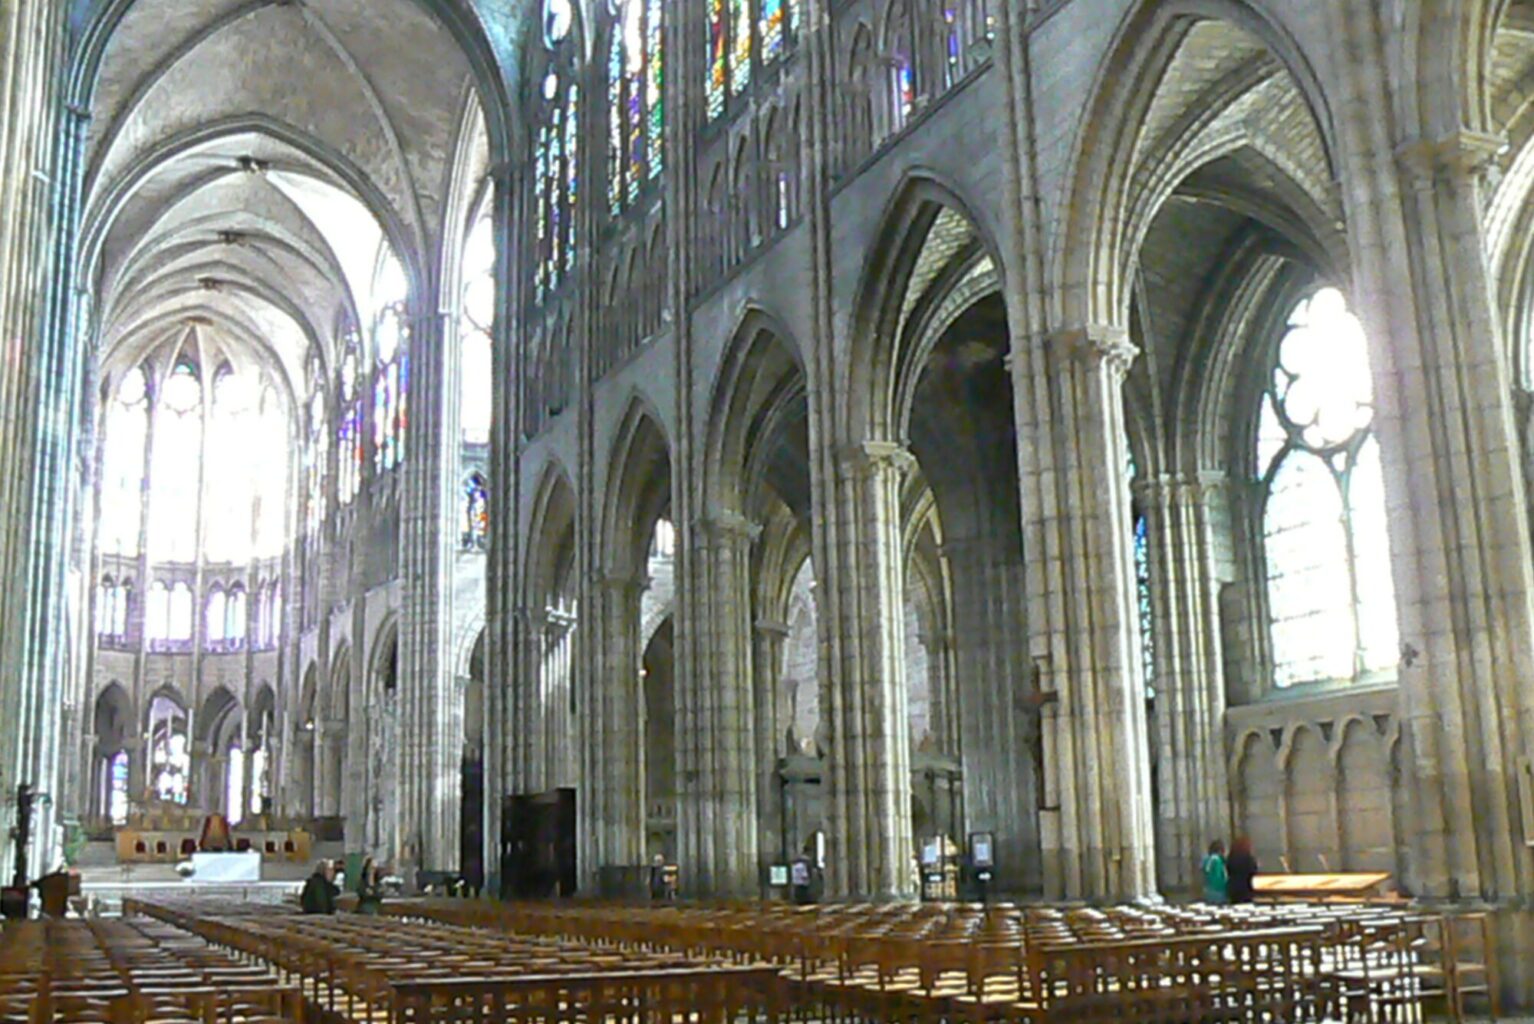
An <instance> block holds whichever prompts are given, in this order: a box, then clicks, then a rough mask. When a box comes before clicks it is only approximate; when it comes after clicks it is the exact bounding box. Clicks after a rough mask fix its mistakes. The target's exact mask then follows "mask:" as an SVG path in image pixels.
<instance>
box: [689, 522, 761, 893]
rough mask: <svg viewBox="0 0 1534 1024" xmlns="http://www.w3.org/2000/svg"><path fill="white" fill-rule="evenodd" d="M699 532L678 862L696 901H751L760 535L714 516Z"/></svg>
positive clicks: (754, 527)
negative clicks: (753, 589) (754, 558)
mask: <svg viewBox="0 0 1534 1024" xmlns="http://www.w3.org/2000/svg"><path fill="white" fill-rule="evenodd" d="M692 532H693V535H694V537H695V538H696V540H697V541H698V542H699V545H700V550H699V557H696V558H691V559H689V560H688V561H689V569H690V570H691V573H692V575H691V576H690V577H689V578H688V581H687V582H688V587H687V588H686V589H687V591H688V593H689V596H690V599H691V602H692V604H691V606H690V611H691V612H692V614H693V615H695V616H696V618H695V620H694V624H693V631H694V637H695V648H694V652H695V653H694V657H693V659H692V661H691V663H690V665H689V669H690V671H689V673H688V675H687V676H686V677H681V676H679V678H678V681H677V688H676V690H675V691H674V692H675V694H676V706H677V722H676V727H677V728H676V738H677V747H678V758H677V763H678V767H679V768H680V775H679V778H678V780H677V790H678V799H677V805H678V806H677V840H678V849H679V851H680V852H681V854H682V856H681V857H680V858H679V859H680V860H681V861H682V863H681V867H682V869H683V871H684V872H686V873H687V876H686V878H684V880H683V883H684V886H685V887H686V888H687V890H688V891H689V892H694V893H697V894H698V895H709V896H744V895H749V894H754V893H756V892H757V891H758V889H757V882H758V878H757V865H756V856H757V811H758V808H757V782H758V780H757V775H756V770H755V754H756V744H757V735H756V730H755V726H754V724H753V723H754V720H755V714H756V683H755V675H754V670H753V665H752V650H753V644H752V638H751V623H752V621H753V620H752V615H751V594H750V575H751V548H752V545H753V544H754V543H755V541H756V538H757V537H758V536H759V535H760V533H761V527H760V526H759V525H758V524H756V523H753V522H750V521H748V520H746V519H745V518H743V517H742V516H740V515H739V514H736V513H734V512H728V511H716V512H715V513H714V514H713V515H712V516H711V517H710V518H708V519H706V520H703V521H702V522H699V523H695V524H693V531H692ZM679 593H680V589H679ZM689 883H690V884H689Z"/></svg>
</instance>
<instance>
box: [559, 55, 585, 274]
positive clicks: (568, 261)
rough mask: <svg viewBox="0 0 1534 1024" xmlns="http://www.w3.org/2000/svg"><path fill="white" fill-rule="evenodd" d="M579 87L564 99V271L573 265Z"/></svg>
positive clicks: (578, 136) (578, 160)
mask: <svg viewBox="0 0 1534 1024" xmlns="http://www.w3.org/2000/svg"><path fill="white" fill-rule="evenodd" d="M579 110H580V87H579V86H577V85H571V86H570V94H569V95H568V96H566V97H565V147H564V148H565V181H564V189H563V191H562V192H561V193H560V201H561V203H562V204H563V205H564V208H565V270H567V271H568V270H570V268H571V267H573V266H574V264H575V199H576V196H577V194H578V193H579V191H580V177H579V174H580V170H579V168H580V159H579V156H580V138H581V135H580V114H579Z"/></svg>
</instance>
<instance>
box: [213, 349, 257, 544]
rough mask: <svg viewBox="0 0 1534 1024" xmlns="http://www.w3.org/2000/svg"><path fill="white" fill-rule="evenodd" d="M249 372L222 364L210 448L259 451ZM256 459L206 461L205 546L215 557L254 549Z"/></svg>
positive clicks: (214, 385)
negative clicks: (256, 448) (244, 372)
mask: <svg viewBox="0 0 1534 1024" xmlns="http://www.w3.org/2000/svg"><path fill="white" fill-rule="evenodd" d="M251 385H252V382H251V380H250V378H249V376H248V375H247V374H243V373H235V372H233V371H232V370H230V369H228V368H227V367H226V368H224V369H222V370H220V372H219V374H218V376H217V377H216V378H215V380H214V383H213V411H212V415H211V416H210V417H209V418H208V450H209V452H210V453H214V454H216V453H220V452H234V451H240V452H245V453H246V454H247V455H254V454H256V453H255V451H254V450H253V446H255V447H259V446H260V445H261V438H260V435H259V433H258V432H257V431H256V430H255V429H254V428H255V427H256V422H255V404H256V396H255V395H254V394H253V393H252V391H253V389H252V386H251ZM256 461H257V460H256V459H251V458H240V459H229V458H217V457H215V458H210V459H209V460H208V461H207V465H206V466H205V467H204V471H203V476H204V478H205V489H204V494H203V500H204V502H205V503H206V504H207V511H208V514H207V516H206V518H205V521H204V530H203V550H204V552H205V554H206V555H207V557H208V558H209V559H211V560H213V561H215V562H235V561H241V560H243V559H247V558H249V557H250V554H251V540H252V526H253V523H254V520H253V504H252V503H253V501H254V495H255V483H256V474H255V473H253V472H252V470H253V469H254V463H255V462H256Z"/></svg>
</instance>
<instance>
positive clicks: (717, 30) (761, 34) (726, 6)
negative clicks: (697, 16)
mask: <svg viewBox="0 0 1534 1024" xmlns="http://www.w3.org/2000/svg"><path fill="white" fill-rule="evenodd" d="M802 2H803V0H708V81H707V83H706V84H705V88H704V99H705V102H706V104H707V111H708V117H709V118H710V119H713V118H716V117H719V116H720V115H721V114H723V113H724V112H725V110H726V109H727V108H729V107H730V106H731V102H730V101H731V100H733V99H734V98H735V97H736V96H739V95H741V94H742V93H744V92H745V91H746V89H747V87H748V86H750V84H751V81H752V77H753V75H755V74H757V72H758V68H760V69H761V70H762V71H765V70H766V69H768V68H770V67H771V66H772V65H773V64H775V63H777V62H778V61H779V60H781V59H783V58H784V57H786V56H787V55H788V53H789V51H790V49H791V48H792V47H793V45H794V41H795V39H796V38H797V37H798V34H799V7H800V4H801V3H802Z"/></svg>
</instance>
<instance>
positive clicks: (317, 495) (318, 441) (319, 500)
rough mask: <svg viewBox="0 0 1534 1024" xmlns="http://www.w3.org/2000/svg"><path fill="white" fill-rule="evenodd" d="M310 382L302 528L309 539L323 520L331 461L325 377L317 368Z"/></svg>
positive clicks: (316, 366)
mask: <svg viewBox="0 0 1534 1024" xmlns="http://www.w3.org/2000/svg"><path fill="white" fill-rule="evenodd" d="M309 375H310V380H311V381H312V382H313V385H314V391H313V392H312V393H311V394H310V396H309V443H308V444H307V445H306V446H305V447H304V475H305V477H306V479H307V481H308V499H307V501H308V509H307V511H306V517H305V526H306V528H307V531H308V533H309V534H310V535H311V536H312V535H314V534H316V533H318V532H319V529H320V524H321V523H323V522H324V521H325V470H326V462H327V461H328V460H329V458H330V417H329V415H328V413H327V410H326V406H325V387H324V378H323V377H322V376H321V375H320V370H319V366H318V365H315V366H313V367H312V368H311V369H310V371H309Z"/></svg>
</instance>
